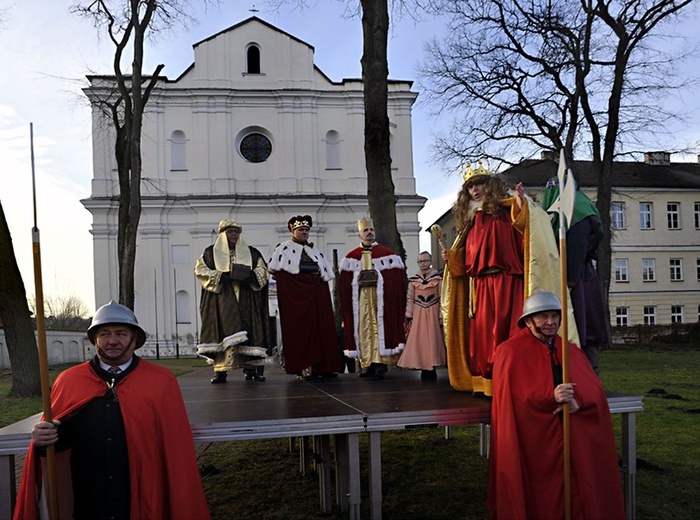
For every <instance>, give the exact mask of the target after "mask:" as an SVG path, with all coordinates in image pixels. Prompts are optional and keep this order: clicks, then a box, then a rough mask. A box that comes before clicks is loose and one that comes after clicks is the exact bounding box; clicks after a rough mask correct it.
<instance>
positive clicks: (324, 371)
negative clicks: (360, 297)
mask: <svg viewBox="0 0 700 520" xmlns="http://www.w3.org/2000/svg"><path fill="white" fill-rule="evenodd" d="M312 225H313V220H312V218H311V215H296V216H294V217H292V218H290V219H289V221H288V222H287V228H288V229H289V231H291V233H292V239H291V240H287V241H286V242H282V243H281V244H280V245H278V246H277V247H276V248H275V251H274V252H273V253H272V259H271V260H270V272H272V273H273V276H274V278H275V281H276V282H277V302H278V305H279V310H280V324H281V328H282V348H283V352H284V367H285V370H286V371H287V373H288V374H297V375H298V376H301V377H305V378H307V379H316V378H322V377H332V376H333V375H336V373H337V372H341V371H342V369H343V363H342V356H341V352H340V348H339V347H338V338H337V335H336V331H335V316H334V314H333V304H332V303H331V293H330V289H329V287H328V282H329V281H330V280H332V279H333V278H335V275H334V274H333V268H332V267H331V265H330V263H329V262H328V260H327V259H326V257H325V256H324V255H323V253H321V252H320V251H319V250H318V249H317V248H316V247H314V244H313V242H309V231H310V229H311V226H312Z"/></svg>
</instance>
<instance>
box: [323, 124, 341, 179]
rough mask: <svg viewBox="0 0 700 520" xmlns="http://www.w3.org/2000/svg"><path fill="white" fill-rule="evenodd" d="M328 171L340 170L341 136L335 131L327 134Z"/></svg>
mask: <svg viewBox="0 0 700 520" xmlns="http://www.w3.org/2000/svg"><path fill="white" fill-rule="evenodd" d="M326 169H327V170H339V169H340V134H339V133H338V132H337V131H335V130H329V131H328V132H326Z"/></svg>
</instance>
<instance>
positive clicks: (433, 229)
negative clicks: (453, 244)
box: [430, 224, 447, 251]
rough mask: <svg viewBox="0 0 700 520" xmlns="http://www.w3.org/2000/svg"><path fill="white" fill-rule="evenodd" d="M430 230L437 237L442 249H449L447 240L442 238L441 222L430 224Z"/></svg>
mask: <svg viewBox="0 0 700 520" xmlns="http://www.w3.org/2000/svg"><path fill="white" fill-rule="evenodd" d="M430 232H431V233H432V235H433V236H434V237H435V238H436V239H437V243H438V245H439V246H440V249H442V250H443V251H444V250H445V249H447V248H446V247H445V242H443V240H442V227H440V224H433V225H432V226H430Z"/></svg>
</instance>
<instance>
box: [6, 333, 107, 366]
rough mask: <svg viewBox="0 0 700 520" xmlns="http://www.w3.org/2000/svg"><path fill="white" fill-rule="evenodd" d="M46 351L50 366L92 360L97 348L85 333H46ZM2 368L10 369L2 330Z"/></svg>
mask: <svg viewBox="0 0 700 520" xmlns="http://www.w3.org/2000/svg"><path fill="white" fill-rule="evenodd" d="M46 351H47V354H48V358H49V365H61V364H63V363H78V362H80V361H85V360H87V359H90V358H92V357H93V356H94V355H95V347H94V346H93V345H92V343H90V340H88V337H87V335H86V334H85V333H84V332H62V331H54V330H47V331H46ZM0 368H1V369H5V368H10V357H9V354H8V352H7V342H6V340H5V331H4V330H2V329H0Z"/></svg>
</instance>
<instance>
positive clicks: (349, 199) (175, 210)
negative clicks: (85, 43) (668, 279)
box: [82, 17, 425, 355]
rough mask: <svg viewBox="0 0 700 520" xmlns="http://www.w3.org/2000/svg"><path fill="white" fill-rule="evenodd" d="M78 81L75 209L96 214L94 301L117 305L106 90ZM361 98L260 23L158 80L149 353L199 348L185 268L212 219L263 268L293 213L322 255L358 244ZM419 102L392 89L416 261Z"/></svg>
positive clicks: (149, 115)
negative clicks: (90, 169)
mask: <svg viewBox="0 0 700 520" xmlns="http://www.w3.org/2000/svg"><path fill="white" fill-rule="evenodd" d="M358 59H359V57H358ZM89 80H90V86H89V87H87V88H86V89H85V94H86V95H87V96H88V98H89V99H90V101H91V103H92V106H93V163H94V174H93V181H92V194H91V196H90V198H88V199H85V200H83V201H82V202H83V204H84V206H85V207H86V208H87V209H88V210H89V211H90V212H91V214H92V216H93V225H92V230H91V232H92V234H93V247H94V264H95V298H96V303H97V304H98V305H101V304H102V303H105V302H107V301H109V300H110V299H112V298H114V299H116V297H117V296H118V263H117V212H118V194H119V186H118V179H117V171H116V164H115V160H114V152H113V150H114V130H113V129H112V128H111V127H110V124H109V121H108V120H107V119H106V118H105V115H104V114H103V112H102V111H101V109H100V106H99V105H100V99H103V98H104V97H105V96H106V95H108V92H109V90H110V89H111V88H112V85H113V80H112V78H110V77H109V76H91V77H90V78H89ZM362 89H363V85H362V81H361V80H359V79H344V80H342V81H340V82H334V81H331V80H330V79H329V78H328V77H327V76H326V75H325V74H324V73H323V72H322V71H321V70H320V69H319V68H318V67H316V65H315V64H314V49H313V47H312V46H310V45H309V44H307V43H305V42H303V41H301V40H299V39H298V38H296V37H294V36H292V35H290V34H288V33H286V32H284V31H282V30H280V29H279V28H277V27H275V26H272V25H270V24H269V23H267V22H265V21H263V20H261V19H259V18H257V17H251V18H249V19H247V20H245V21H243V22H241V23H239V24H237V25H234V26H232V27H230V28H228V29H226V30H224V31H222V32H220V33H218V34H215V35H213V36H211V37H209V38H207V39H205V40H203V41H200V42H198V43H196V44H195V45H194V62H193V63H192V65H191V66H190V67H189V68H188V69H187V70H185V71H184V72H183V73H182V74H181V75H180V76H179V77H178V78H176V79H174V80H170V79H168V78H162V79H161V80H159V82H158V85H157V86H156V88H155V89H154V91H153V93H152V95H151V98H150V100H149V102H148V104H147V107H146V112H145V114H144V126H143V138H142V155H143V173H142V175H143V178H142V183H141V193H142V197H143V200H142V208H143V209H142V216H141V222H140V226H139V230H138V238H137V254H136V275H135V286H136V295H135V307H136V308H135V311H136V313H137V315H138V316H139V320H140V322H141V324H142V325H143V326H144V328H145V329H146V331H147V332H148V342H147V344H146V346H145V347H144V349H145V350H144V353H145V354H146V355H148V354H151V355H153V354H154V353H155V352H156V349H158V352H159V353H160V354H163V353H164V352H165V353H166V354H165V355H169V354H170V353H172V352H173V349H176V350H177V351H178V352H179V353H181V354H186V353H189V352H191V351H192V348H193V347H194V346H195V345H196V342H197V340H198V330H199V325H198V324H199V315H198V313H199V310H198V309H199V298H200V292H201V287H200V286H199V283H198V282H197V280H196V279H195V277H194V274H193V268H194V264H195V261H196V260H197V258H198V257H199V255H200V254H201V253H202V251H203V250H204V249H205V248H206V247H207V246H208V245H210V244H212V243H213V241H214V240H215V238H216V226H217V223H218V222H219V221H220V220H221V219H223V218H232V219H234V220H236V221H238V222H239V223H240V224H241V225H242V227H243V234H242V236H243V238H244V239H245V240H246V242H247V243H248V244H249V245H251V246H254V247H256V248H258V249H259V250H260V251H261V252H262V253H263V255H264V256H265V257H266V258H268V259H269V255H270V254H271V253H272V251H273V250H274V248H275V246H276V245H277V244H278V243H279V242H281V241H283V240H287V239H288V238H289V236H290V235H289V232H288V231H287V228H286V223H287V220H288V219H289V217H291V216H292V215H295V214H310V215H311V216H312V217H313V219H314V227H313V228H312V230H311V234H310V240H312V241H313V242H314V243H315V244H316V245H317V247H318V248H319V249H320V250H321V251H323V252H324V253H325V254H326V255H327V256H328V257H329V258H330V259H332V258H333V257H334V256H337V257H338V258H342V257H343V256H344V255H345V254H346V253H347V251H349V250H350V249H352V248H354V247H356V246H357V244H358V239H357V227H356V221H357V220H358V219H359V218H361V217H363V216H365V215H368V214H369V210H368V206H367V195H366V194H367V174H366V169H365V163H364V108H363V90H362ZM416 96H417V94H416V93H415V92H414V91H412V90H411V82H409V81H390V83H389V119H390V126H391V155H392V177H393V180H394V184H395V189H396V196H397V201H398V202H397V221H398V226H399V231H400V232H401V236H402V240H403V243H404V247H405V249H406V254H407V256H408V258H414V257H416V256H417V254H418V252H419V249H418V248H419V239H418V233H419V231H420V226H419V224H418V212H419V211H420V209H422V207H423V205H424V203H425V198H423V197H421V196H419V195H417V194H416V188H415V178H414V173H413V156H412V135H411V107H412V105H413V102H414V101H415V99H416ZM273 289H274V287H273ZM271 292H272V293H273V295H274V290H273V291H271ZM271 309H272V311H273V312H274V309H275V304H274V300H273V301H271Z"/></svg>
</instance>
